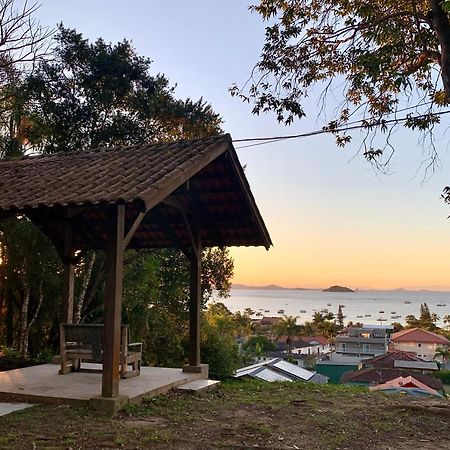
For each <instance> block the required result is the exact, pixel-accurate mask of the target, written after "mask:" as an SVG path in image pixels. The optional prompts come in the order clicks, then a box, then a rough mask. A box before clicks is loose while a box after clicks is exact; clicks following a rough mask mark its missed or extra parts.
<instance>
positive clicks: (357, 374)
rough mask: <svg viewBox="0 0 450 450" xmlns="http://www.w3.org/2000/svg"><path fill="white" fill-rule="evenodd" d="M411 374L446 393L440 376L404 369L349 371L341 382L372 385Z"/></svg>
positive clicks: (432, 387) (373, 368)
mask: <svg viewBox="0 0 450 450" xmlns="http://www.w3.org/2000/svg"><path fill="white" fill-rule="evenodd" d="M409 376H412V377H414V378H415V379H416V380H418V381H420V382H421V383H423V384H425V385H427V386H428V387H429V388H431V389H434V390H436V391H438V392H440V393H444V390H443V385H442V381H441V380H439V379H438V378H434V377H431V376H429V375H423V374H421V373H417V372H413V371H411V370H404V369H380V368H375V367H372V368H369V369H362V370H358V371H354V372H347V373H344V375H342V378H341V383H345V384H357V385H361V386H367V387H370V386H377V385H379V384H383V383H387V382H388V381H391V380H395V379H396V378H398V377H409Z"/></svg>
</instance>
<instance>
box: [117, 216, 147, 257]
mask: <svg viewBox="0 0 450 450" xmlns="http://www.w3.org/2000/svg"><path fill="white" fill-rule="evenodd" d="M147 213H148V210H145V211H141V212H140V213H139V214H138V215H137V217H136V219H134V222H133V225H131V228H130V229H129V230H128V232H127V235H126V236H125V239H124V240H123V249H124V250H126V248H127V247H128V245H130V242H131V239H133V236H134V233H136V231H137V229H138V228H139V225H140V224H141V222H142V221H143V220H144V217H145V216H146V214H147Z"/></svg>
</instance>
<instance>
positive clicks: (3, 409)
mask: <svg viewBox="0 0 450 450" xmlns="http://www.w3.org/2000/svg"><path fill="white" fill-rule="evenodd" d="M30 406H33V405H31V404H30V403H0V416H6V415H7V414H11V413H12V412H14V411H20V410H21V409H25V408H29V407H30Z"/></svg>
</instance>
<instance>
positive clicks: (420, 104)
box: [231, 0, 450, 167]
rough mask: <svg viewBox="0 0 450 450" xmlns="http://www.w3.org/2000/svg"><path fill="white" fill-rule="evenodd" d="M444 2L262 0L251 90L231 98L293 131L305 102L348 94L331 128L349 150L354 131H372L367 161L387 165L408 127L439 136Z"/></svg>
mask: <svg viewBox="0 0 450 450" xmlns="http://www.w3.org/2000/svg"><path fill="white" fill-rule="evenodd" d="M442 3H443V2H442V0H420V1H392V0H372V1H364V0H363V1H361V0H318V1H315V0H260V1H259V3H258V4H257V5H255V6H252V7H251V8H250V9H251V10H252V11H253V12H256V13H257V14H259V15H260V16H261V18H262V19H263V20H265V21H267V22H269V24H268V26H267V27H266V34H265V44H264V46H263V49H262V54H261V58H260V60H259V62H258V63H257V64H256V66H255V67H254V70H253V73H252V76H251V78H250V79H249V80H248V82H247V83H246V85H245V86H243V87H238V86H237V85H234V86H233V87H232V88H231V94H232V95H237V96H239V97H240V98H242V99H243V100H245V101H248V102H250V101H252V102H253V113H255V114H260V113H262V112H268V111H273V112H274V113H275V114H276V117H277V120H278V121H279V122H284V123H285V124H291V123H292V122H293V121H294V119H299V118H302V117H304V116H305V115H306V114H307V112H306V111H305V104H304V99H305V98H307V97H308V96H309V95H310V94H311V92H312V91H313V90H314V89H316V88H319V89H321V90H322V94H321V97H320V99H321V102H322V105H321V110H322V111H323V110H324V109H325V108H326V105H325V100H326V98H327V96H328V94H331V93H333V96H335V94H336V92H337V91H341V92H342V94H343V96H342V102H340V103H339V105H338V106H337V107H336V105H331V107H332V108H333V109H336V110H337V114H336V116H335V117H334V118H333V119H332V120H331V121H330V122H329V123H328V124H327V126H326V127H324V130H326V131H330V132H333V133H335V135H336V141H337V144H338V145H339V146H344V145H345V144H346V143H348V142H349V141H350V140H351V137H350V136H349V135H348V134H346V130H347V129H349V128H351V127H363V128H364V129H365V131H364V133H365V134H366V138H367V139H364V156H365V157H366V158H367V159H368V160H370V161H372V162H374V163H375V164H377V165H378V166H379V167H382V166H383V165H385V164H387V163H388V162H389V161H390V159H391V156H392V152H393V148H392V146H390V142H389V137H390V134H391V133H392V131H393V129H394V128H395V127H396V126H397V125H398V124H399V123H401V124H403V126H405V127H406V128H409V129H416V130H422V131H430V132H431V131H432V129H433V127H434V125H435V124H436V123H438V122H439V121H440V116H439V113H440V111H441V108H442V107H444V106H446V105H447V104H448V103H450V22H449V13H448V10H449V9H450V8H449V7H448V1H446V2H445V4H444V5H442ZM328 97H329V96H328ZM329 110H330V107H328V108H327V111H329ZM402 111H404V112H403V113H402ZM401 114H403V116H402V117H403V118H402V119H401V118H400V117H399V116H401ZM376 130H381V131H382V132H385V133H386V136H387V138H386V143H385V145H384V146H381V147H380V148H377V147H376V144H374V143H373V141H372V139H368V137H369V136H370V134H372V133H373V132H375V131H376ZM428 136H430V134H428ZM430 139H431V144H432V145H431V146H430V156H431V162H430V164H433V163H434V162H435V160H436V158H437V155H436V151H435V149H434V145H433V140H432V136H431V137H430ZM386 149H387V150H388V152H387V154H385V150H386ZM383 156H384V159H383Z"/></svg>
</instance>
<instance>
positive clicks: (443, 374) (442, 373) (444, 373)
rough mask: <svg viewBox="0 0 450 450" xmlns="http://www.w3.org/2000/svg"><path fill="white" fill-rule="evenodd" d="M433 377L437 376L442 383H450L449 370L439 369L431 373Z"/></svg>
mask: <svg viewBox="0 0 450 450" xmlns="http://www.w3.org/2000/svg"><path fill="white" fill-rule="evenodd" d="M433 377H435V378H439V379H440V380H441V381H442V383H443V384H448V385H450V370H439V371H438V372H434V373H433Z"/></svg>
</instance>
